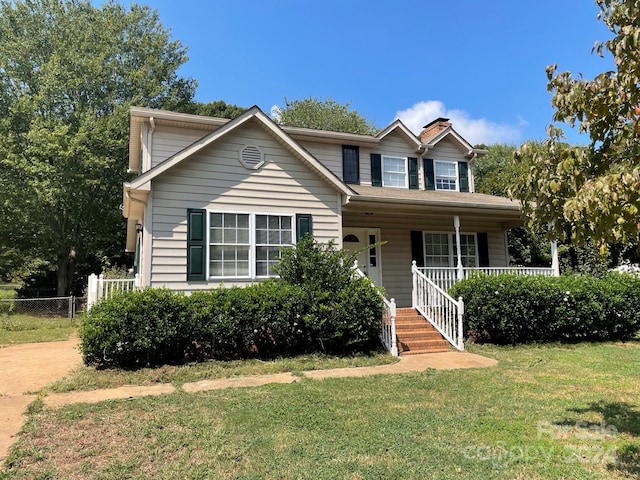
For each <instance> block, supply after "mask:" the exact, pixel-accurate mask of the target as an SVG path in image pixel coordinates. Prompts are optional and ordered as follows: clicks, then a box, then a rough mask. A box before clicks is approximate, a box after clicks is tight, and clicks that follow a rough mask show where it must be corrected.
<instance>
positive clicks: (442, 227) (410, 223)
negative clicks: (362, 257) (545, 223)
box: [344, 213, 507, 307]
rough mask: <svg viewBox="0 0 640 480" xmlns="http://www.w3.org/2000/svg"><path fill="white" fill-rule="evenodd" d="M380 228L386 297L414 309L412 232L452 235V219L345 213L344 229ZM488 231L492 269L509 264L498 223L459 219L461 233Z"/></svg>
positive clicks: (470, 218) (461, 217) (399, 304)
mask: <svg viewBox="0 0 640 480" xmlns="http://www.w3.org/2000/svg"><path fill="white" fill-rule="evenodd" d="M348 227H353V228H380V240H381V241H382V242H386V243H385V244H384V245H383V246H382V248H381V264H382V285H383V287H384V289H385V291H386V296H387V298H395V299H396V302H397V304H398V306H401V307H408V306H411V288H412V278H411V260H412V258H411V231H412V230H420V231H429V232H444V233H453V232H454V228H453V217H448V216H433V217H430V216H425V215H420V216H418V215H415V216H414V215H402V213H400V214H399V215H388V214H378V213H374V215H373V216H371V217H366V216H363V215H362V214H349V213H345V219H344V228H345V229H347V228H348ZM477 232H486V233H487V240H488V244H489V262H490V265H491V266H496V267H501V266H506V265H507V258H506V257H505V245H504V234H503V231H502V228H501V226H500V222H499V221H495V220H493V221H492V220H489V219H486V218H477V217H465V216H460V233H477Z"/></svg>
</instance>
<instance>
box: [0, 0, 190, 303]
mask: <svg viewBox="0 0 640 480" xmlns="http://www.w3.org/2000/svg"><path fill="white" fill-rule="evenodd" d="M0 38H2V42H0V215H1V216H2V219H3V224H4V226H3V228H2V231H0V247H1V248H0V250H3V251H6V252H9V251H11V252H12V254H11V255H10V257H11V259H10V260H11V261H13V262H15V260H16V257H17V256H18V254H19V255H21V256H22V257H23V258H24V259H25V263H26V262H27V261H29V260H32V259H35V258H40V259H43V260H45V261H48V262H50V263H51V264H52V265H54V268H55V269H56V270H57V293H58V294H59V295H63V294H67V293H68V292H69V289H70V286H71V282H72V280H73V276H74V271H75V265H76V262H77V260H78V258H80V256H82V255H85V256H86V255H93V256H97V257H100V256H102V255H109V254H110V253H113V248H114V245H116V246H117V248H118V250H122V247H123V241H124V223H125V222H124V219H123V218H122V215H121V213H120V211H119V208H118V205H119V204H120V202H121V196H122V182H123V181H124V180H125V179H126V165H127V161H126V159H127V147H128V136H127V131H128V110H129V106H130V105H141V106H146V107H156V108H160V107H163V108H171V109H179V108H180V107H181V106H182V107H184V106H185V105H189V104H190V102H192V101H193V93H194V89H195V85H196V84H195V82H194V81H193V80H190V79H185V78H181V77H178V75H177V70H178V68H179V67H180V66H181V65H182V64H183V63H184V62H185V61H186V60H187V57H186V49H185V48H184V47H183V46H182V45H181V44H180V43H179V42H177V41H171V40H170V34H169V31H168V30H167V29H165V28H164V27H163V26H162V25H161V24H160V22H159V20H158V16H157V13H156V12H155V11H152V10H150V9H149V8H148V7H144V6H138V5H136V4H133V5H131V7H129V8H125V7H124V6H122V5H119V4H118V3H115V2H109V3H106V4H105V5H103V6H102V7H101V8H97V7H94V6H93V5H92V4H91V3H90V2H89V1H87V0H11V1H10V0H2V1H1V2H0ZM5 249H6V250H5ZM8 257H9V255H8V256H7V258H8ZM7 261H8V260H7ZM5 263H7V262H5ZM0 267H2V265H1V264H0Z"/></svg>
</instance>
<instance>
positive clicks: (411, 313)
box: [396, 308, 450, 355]
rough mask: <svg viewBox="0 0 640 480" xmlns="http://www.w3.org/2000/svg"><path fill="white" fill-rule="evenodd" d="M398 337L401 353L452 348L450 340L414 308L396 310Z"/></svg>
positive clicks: (443, 350)
mask: <svg viewBox="0 0 640 480" xmlns="http://www.w3.org/2000/svg"><path fill="white" fill-rule="evenodd" d="M396 339H397V342H398V352H399V353H400V355H416V354H419V353H436V352H448V351H449V350H450V348H449V347H450V345H449V342H448V341H447V340H445V339H444V338H443V337H442V335H440V332H438V331H437V330H436V329H435V328H434V327H433V325H431V324H430V323H429V322H428V321H427V320H425V318H424V317H423V316H422V315H420V314H419V313H418V312H417V311H416V309H414V308H398V309H397V310H396Z"/></svg>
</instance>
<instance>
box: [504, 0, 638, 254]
mask: <svg viewBox="0 0 640 480" xmlns="http://www.w3.org/2000/svg"><path fill="white" fill-rule="evenodd" d="M596 3H597V4H598V6H599V7H600V13H599V15H598V18H599V19H600V20H602V21H603V22H604V23H605V24H606V25H607V27H608V28H609V30H610V31H611V33H612V38H611V39H610V40H607V41H605V42H599V43H596V45H595V47H594V50H595V52H597V53H598V54H599V55H600V56H605V55H611V56H612V57H613V61H614V65H615V69H614V70H610V71H606V72H604V73H601V74H599V75H597V76H596V77H594V78H593V79H591V80H589V79H584V78H582V77H581V76H577V77H576V76H573V75H572V74H571V73H570V72H566V71H565V72H560V73H558V72H557V71H556V66H555V65H552V66H550V67H548V68H547V75H548V79H549V83H548V90H549V91H550V92H553V97H552V100H551V103H552V105H553V107H554V108H555V110H556V111H555V114H554V116H553V120H554V122H564V123H567V124H569V125H570V126H571V127H574V126H577V127H578V128H579V130H580V131H581V132H584V133H586V134H588V135H589V137H590V139H591V142H590V144H589V146H588V147H586V148H583V147H576V146H570V145H566V144H564V143H562V139H563V138H564V135H563V131H562V129H561V128H560V127H559V126H558V125H557V124H555V125H552V126H550V127H549V130H548V133H549V138H548V139H547V140H546V141H545V142H544V144H543V145H539V144H532V143H528V144H525V145H523V146H522V147H521V149H520V151H519V152H518V154H517V155H516V160H517V161H526V162H528V164H529V168H530V170H529V173H528V175H527V178H526V179H525V181H524V182H522V183H520V184H519V185H518V186H516V187H515V188H513V189H512V193H513V194H514V195H515V196H516V197H517V198H519V199H520V200H521V201H522V202H523V206H524V210H525V213H526V214H527V217H528V219H529V224H530V226H532V227H534V228H537V229H541V228H543V227H545V226H547V225H551V226H552V228H551V230H550V235H551V236H552V237H555V238H562V237H563V236H568V237H570V238H571V240H572V241H574V242H576V243H578V244H582V243H585V242H586V241H588V240H589V239H592V240H593V241H594V242H595V243H597V244H598V245H599V246H600V248H601V251H602V252H604V251H605V250H606V249H607V242H616V243H619V242H628V241H636V240H637V239H638V232H639V229H640V218H639V214H638V209H639V208H640V137H639V134H638V132H639V127H640V124H639V119H640V108H639V106H640V88H639V86H640V69H638V65H640V4H639V3H638V2H632V1H628V0H596Z"/></svg>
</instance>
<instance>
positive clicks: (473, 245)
mask: <svg viewBox="0 0 640 480" xmlns="http://www.w3.org/2000/svg"><path fill="white" fill-rule="evenodd" d="M460 253H461V260H462V265H463V266H464V267H475V266H477V265H478V261H477V258H478V252H477V242H476V235H475V234H474V233H461V234H460ZM457 257H458V251H457V246H456V235H455V234H454V233H431V232H424V260H425V262H424V264H425V266H426V267H454V266H455V265H456V263H457V261H456V259H457Z"/></svg>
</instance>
